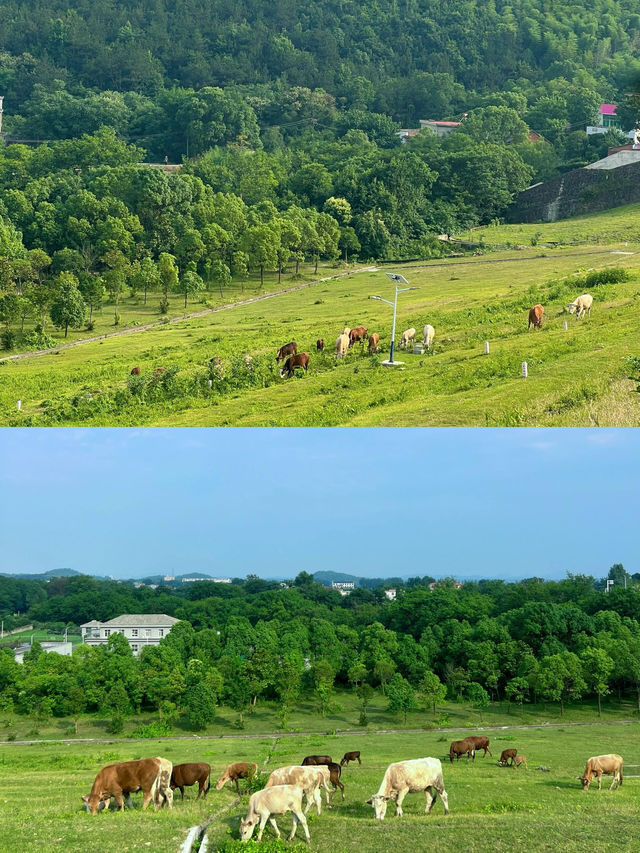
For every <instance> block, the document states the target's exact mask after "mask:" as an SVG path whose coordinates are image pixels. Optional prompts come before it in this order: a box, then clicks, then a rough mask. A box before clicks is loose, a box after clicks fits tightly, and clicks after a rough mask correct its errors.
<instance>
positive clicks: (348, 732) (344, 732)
mask: <svg viewBox="0 0 640 853" xmlns="http://www.w3.org/2000/svg"><path fill="white" fill-rule="evenodd" d="M637 724H638V721H637V720H608V721H603V720H594V721H593V722H589V723H527V724H524V723H522V724H520V725H514V726H476V728H475V731H478V732H500V731H510V730H512V729H513V730H517V729H566V728H575V727H578V726H634V725H637ZM465 731H466V732H468V731H469V729H468V727H467V728H434V729H429V730H427V729H340V730H339V731H336V732H335V735H333V734H332V735H331V737H342V736H345V737H352V736H354V735H416V734H420V735H425V734H431V733H434V734H435V733H436V732H441V733H442V732H444V733H447V732H451V733H455V732H465ZM322 734H323V733H322V732H263V733H261V734H237V735H169V736H167V737H154V738H153V740H154V742H159V741H172V740H247V739H249V740H260V739H263V738H269V739H271V740H279V739H280V738H295V737H321V736H322ZM325 734H326V733H325ZM327 736H328V735H327ZM140 741H149V738H113V737H110V738H106V737H105V738H72V739H67V740H61V739H60V738H55V739H52V740H12V741H0V746H32V745H33V744H36V743H61V744H73V743H112V744H113V743H137V742H140Z"/></svg>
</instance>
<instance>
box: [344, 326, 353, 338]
mask: <svg viewBox="0 0 640 853" xmlns="http://www.w3.org/2000/svg"><path fill="white" fill-rule="evenodd" d="M342 334H343V335H346V336H347V337H349V335H350V334H351V328H350V327H349V326H345V327H344V329H343V330H342Z"/></svg>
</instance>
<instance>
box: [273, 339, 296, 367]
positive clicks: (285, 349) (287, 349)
mask: <svg viewBox="0 0 640 853" xmlns="http://www.w3.org/2000/svg"><path fill="white" fill-rule="evenodd" d="M297 352H298V344H297V343H296V342H295V341H290V342H289V343H288V344H284V345H283V346H281V347H280V349H279V350H278V355H277V356H276V364H277V363H278V362H280V361H282V359H283V358H286V357H287V356H288V355H295V354H296V353H297Z"/></svg>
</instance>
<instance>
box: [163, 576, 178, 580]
mask: <svg viewBox="0 0 640 853" xmlns="http://www.w3.org/2000/svg"><path fill="white" fill-rule="evenodd" d="M175 579H176V576H175V575H165V576H164V577H163V578H162V580H163V581H174V580H175Z"/></svg>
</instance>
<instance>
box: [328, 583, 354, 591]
mask: <svg viewBox="0 0 640 853" xmlns="http://www.w3.org/2000/svg"><path fill="white" fill-rule="evenodd" d="M355 588H356V585H355V583H354V582H353V581H333V582H332V584H331V589H348V590H351V589H355Z"/></svg>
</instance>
